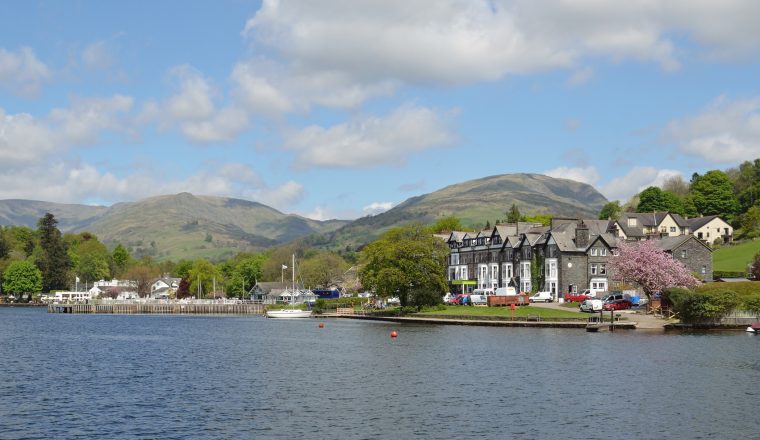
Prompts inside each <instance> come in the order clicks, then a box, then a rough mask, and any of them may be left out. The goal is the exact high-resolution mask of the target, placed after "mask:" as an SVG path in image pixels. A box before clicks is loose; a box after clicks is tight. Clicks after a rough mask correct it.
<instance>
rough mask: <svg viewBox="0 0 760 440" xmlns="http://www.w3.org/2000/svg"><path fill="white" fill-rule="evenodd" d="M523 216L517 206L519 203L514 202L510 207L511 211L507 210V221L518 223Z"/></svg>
mask: <svg viewBox="0 0 760 440" xmlns="http://www.w3.org/2000/svg"><path fill="white" fill-rule="evenodd" d="M521 218H522V216H521V215H520V210H519V209H518V208H517V205H515V204H514V203H513V204H512V206H511V207H510V208H509V211H507V223H517V222H519V221H520V219H521Z"/></svg>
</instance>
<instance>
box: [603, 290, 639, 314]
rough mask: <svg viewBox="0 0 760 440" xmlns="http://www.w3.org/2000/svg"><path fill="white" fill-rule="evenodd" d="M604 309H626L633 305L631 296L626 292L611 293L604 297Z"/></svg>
mask: <svg viewBox="0 0 760 440" xmlns="http://www.w3.org/2000/svg"><path fill="white" fill-rule="evenodd" d="M602 301H603V302H604V304H603V305H602V310H625V309H630V308H631V306H632V305H633V302H632V301H631V297H630V296H629V295H628V294H625V293H611V294H609V295H607V296H605V297H604V298H602Z"/></svg>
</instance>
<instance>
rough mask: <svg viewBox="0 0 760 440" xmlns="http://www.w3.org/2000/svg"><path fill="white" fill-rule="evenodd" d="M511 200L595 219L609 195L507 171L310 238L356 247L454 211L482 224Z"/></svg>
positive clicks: (525, 210) (537, 210)
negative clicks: (395, 229)
mask: <svg viewBox="0 0 760 440" xmlns="http://www.w3.org/2000/svg"><path fill="white" fill-rule="evenodd" d="M513 203H514V204H516V205H517V207H518V208H519V209H520V212H521V213H522V214H524V215H535V214H551V215H554V216H560V217H576V218H577V217H585V218H596V217H597V215H599V211H600V210H601V209H602V206H604V204H605V203H607V199H606V198H605V197H604V196H603V195H602V194H601V193H599V192H598V191H597V190H596V189H594V187H593V186H591V185H587V184H585V183H580V182H576V181H573V180H568V179H557V178H553V177H549V176H544V175H541V174H504V175H499V176H490V177H484V178H481V179H476V180H469V181H466V182H462V183H457V184H455V185H450V186H447V187H445V188H443V189H440V190H438V191H435V192H432V193H429V194H425V195H421V196H417V197H412V198H410V199H408V200H406V201H404V202H403V203H401V204H399V205H397V206H395V207H394V208H392V209H390V210H388V211H386V212H384V213H382V214H378V215H374V216H369V217H363V218H360V219H358V220H355V221H353V222H351V223H348V224H346V225H345V226H343V227H341V228H339V229H337V230H335V231H334V232H332V233H329V234H327V235H326V236H324V237H319V238H316V237H311V238H310V239H313V242H314V243H315V244H317V245H320V246H324V247H328V248H333V249H336V248H337V249H342V248H345V247H349V248H356V247H359V246H361V245H363V244H366V243H368V242H370V241H372V240H373V239H374V238H375V237H377V236H378V235H379V234H380V233H382V232H383V231H385V230H387V229H388V228H390V227H393V226H397V225H401V224H404V223H410V222H422V223H432V222H434V221H435V220H436V219H439V218H441V217H445V216H450V215H453V216H456V217H458V218H459V219H461V220H462V222H463V223H464V224H465V225H471V226H477V227H480V226H482V225H483V224H485V222H486V221H490V222H491V223H493V222H494V221H495V220H496V219H504V218H505V217H506V212H507V211H508V210H509V208H510V207H511V206H512V204H513Z"/></svg>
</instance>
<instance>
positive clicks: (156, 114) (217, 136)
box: [136, 65, 249, 144]
mask: <svg viewBox="0 0 760 440" xmlns="http://www.w3.org/2000/svg"><path fill="white" fill-rule="evenodd" d="M169 76H170V78H171V79H172V81H174V83H175V87H176V89H177V91H176V93H174V94H173V95H171V96H170V97H169V98H167V99H166V100H164V101H163V102H155V101H148V102H146V103H145V104H143V108H142V111H141V113H140V115H138V117H137V118H136V120H137V121H138V122H139V123H141V124H146V123H153V122H155V123H157V124H158V126H159V128H161V129H162V130H167V129H169V128H171V127H177V128H178V129H179V132H180V133H181V134H182V135H183V136H184V137H185V138H186V139H188V140H189V141H191V142H194V143H199V144H209V143H218V142H228V141H232V140H234V139H235V138H236V137H237V136H238V135H239V134H240V133H241V132H242V131H244V130H245V129H246V128H247V127H248V122H249V121H248V113H247V112H246V111H245V110H244V109H242V108H239V107H237V106H233V105H230V106H226V107H222V108H217V105H216V103H215V99H216V98H217V97H218V96H219V95H220V93H219V92H218V91H217V90H216V88H215V87H214V85H213V84H212V83H211V81H210V80H209V79H207V78H206V77H205V76H203V74H201V73H200V72H199V71H198V70H196V69H195V68H193V67H191V66H188V65H182V66H175V67H173V68H171V69H170V70H169Z"/></svg>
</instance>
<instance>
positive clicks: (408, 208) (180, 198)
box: [0, 174, 607, 260]
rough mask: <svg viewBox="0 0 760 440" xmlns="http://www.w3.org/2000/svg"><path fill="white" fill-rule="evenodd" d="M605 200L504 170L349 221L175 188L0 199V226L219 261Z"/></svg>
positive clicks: (590, 206)
mask: <svg viewBox="0 0 760 440" xmlns="http://www.w3.org/2000/svg"><path fill="white" fill-rule="evenodd" d="M606 202H607V200H606V199H605V198H604V196H602V195H601V194H600V193H599V192H598V191H596V190H595V189H594V188H593V187H592V186H590V185H587V184H584V183H578V182H575V181H572V180H567V179H555V178H552V177H548V176H543V175H539V174H505V175H500V176H491V177H484V178H482V179H476V180H470V181H467V182H462V183H458V184H455V185H450V186H447V187H445V188H443V189H440V190H438V191H435V192H432V193H430V194H424V195H421V196H417V197H412V198H410V199H408V200H406V201H405V202H403V203H401V204H399V205H398V206H396V207H394V208H393V209H390V210H388V211H386V212H384V213H382V214H378V215H375V216H370V217H363V218H360V219H357V220H354V221H351V222H349V221H345V220H329V221H317V220H311V219H308V218H305V217H301V216H298V215H293V214H284V213H282V212H280V211H278V210H276V209H274V208H271V207H269V206H266V205H262V204H261V203H256V202H251V201H247V200H241V199H233V198H227V197H211V196H196V195H192V194H189V193H181V194H175V195H166V196H157V197H151V198H147V199H144V200H140V201H137V202H129V203H117V204H115V205H113V206H111V207H105V206H88V205H74V204H72V205H67V204H60V203H49V202H40V201H32V200H0V224H1V225H25V226H29V227H32V228H35V227H36V224H37V220H38V219H39V218H40V217H42V216H43V215H44V214H45V213H46V212H51V213H53V214H54V215H55V216H56V218H57V219H58V222H59V227H60V229H61V230H62V231H64V232H82V231H89V232H92V233H94V234H95V235H97V236H98V237H99V238H100V240H101V241H103V242H105V243H106V244H107V245H109V246H113V245H115V244H116V243H122V244H123V245H124V246H126V247H128V248H129V250H130V252H131V253H132V255H134V256H137V257H140V256H143V255H150V256H152V257H154V258H156V259H159V260H164V259H173V260H178V259H180V258H196V257H204V258H208V259H211V260H221V259H224V258H227V257H230V256H232V255H234V254H235V253H237V252H240V251H257V250H261V249H265V248H269V247H272V246H277V245H280V244H284V243H287V242H290V241H293V240H297V239H304V240H305V241H306V243H307V244H309V245H313V246H319V247H323V248H329V249H346V248H348V249H356V248H358V247H361V246H363V245H365V244H367V243H369V242H371V241H372V240H374V239H375V238H376V237H377V236H378V235H380V234H381V233H382V232H383V231H385V230H387V229H388V228H390V227H393V226H398V225H401V224H405V223H410V222H422V223H432V222H434V221H435V220H437V219H439V218H441V217H444V216H449V215H454V216H456V217H458V218H460V219H461V220H462V222H463V223H464V224H465V225H470V226H473V227H480V226H482V225H483V224H484V223H485V222H486V221H490V222H494V221H495V220H496V219H503V218H505V217H506V211H507V210H508V209H509V207H510V206H511V205H512V204H513V203H515V204H517V206H518V207H519V208H520V212H521V213H523V214H527V215H534V214H552V215H555V216H567V217H586V218H589V217H594V218H595V217H596V216H597V215H598V213H599V211H600V210H601V208H602V206H603V205H604V204H605V203H606Z"/></svg>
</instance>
